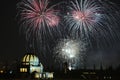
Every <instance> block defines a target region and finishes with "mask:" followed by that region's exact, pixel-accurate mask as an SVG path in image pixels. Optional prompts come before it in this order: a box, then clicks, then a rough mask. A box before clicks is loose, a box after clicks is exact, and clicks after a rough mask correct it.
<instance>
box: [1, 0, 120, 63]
mask: <svg viewBox="0 0 120 80" xmlns="http://www.w3.org/2000/svg"><path fill="white" fill-rule="evenodd" d="M19 1H21V0H2V2H1V3H0V6H1V7H0V8H1V9H0V13H1V15H0V20H1V21H0V24H1V25H0V28H1V29H0V32H1V34H0V35H1V36H0V37H1V38H0V40H1V41H0V42H1V43H0V47H1V49H0V61H2V62H3V61H4V60H5V61H8V60H9V61H14V60H16V59H20V58H21V57H22V56H23V55H24V54H25V45H24V44H25V41H24V39H23V37H22V36H20V34H19V26H18V25H17V21H16V13H17V10H16V4H17V3H18V2H19ZM56 1H57V0H56ZM59 1H60V0H59ZM110 1H113V2H115V3H117V4H120V2H119V0H110ZM113 53H114V52H113ZM111 54H112V53H111ZM99 55H102V54H99ZM106 55H107V54H106ZM109 55H110V54H109ZM92 56H94V57H95V58H94V59H96V58H97V57H96V56H98V55H92ZM104 57H105V58H107V56H104ZM119 57H120V56H119ZM90 58H91V57H90ZM94 61H96V60H94ZM108 62H109V61H108Z"/></svg>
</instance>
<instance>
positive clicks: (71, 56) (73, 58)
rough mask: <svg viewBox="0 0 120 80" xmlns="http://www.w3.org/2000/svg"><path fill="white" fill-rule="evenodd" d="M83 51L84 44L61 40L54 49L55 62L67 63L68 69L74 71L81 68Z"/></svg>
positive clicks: (84, 49)
mask: <svg viewBox="0 0 120 80" xmlns="http://www.w3.org/2000/svg"><path fill="white" fill-rule="evenodd" d="M85 51H86V43H84V42H82V41H79V40H74V39H63V40H60V41H59V42H58V44H57V46H56V47H55V49H54V57H55V59H56V61H62V63H64V62H67V63H69V67H71V68H72V69H75V68H78V66H82V64H83V56H84V55H85Z"/></svg>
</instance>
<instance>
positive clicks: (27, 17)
mask: <svg viewBox="0 0 120 80" xmlns="http://www.w3.org/2000/svg"><path fill="white" fill-rule="evenodd" d="M55 6H56V4H55V5H50V4H49V2H48V0H22V1H21V2H19V3H18V4H17V8H18V15H17V17H18V19H19V24H20V31H21V32H23V33H24V34H25V35H26V40H27V43H28V44H27V45H28V46H29V44H31V45H32V46H33V47H34V46H36V45H37V46H38V47H40V46H42V47H43V46H44V44H45V43H46V42H45V41H47V40H48V39H49V40H51V41H54V39H55V36H58V35H59V34H60V30H59V29H58V25H59V22H60V17H59V16H58V15H59V11H58V10H55V9H54V8H55ZM56 33H57V34H56ZM40 48H41V47H40Z"/></svg>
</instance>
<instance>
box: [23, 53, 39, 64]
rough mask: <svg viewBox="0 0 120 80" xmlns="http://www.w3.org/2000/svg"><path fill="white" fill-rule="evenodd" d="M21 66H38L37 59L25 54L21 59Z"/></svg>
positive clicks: (30, 54)
mask: <svg viewBox="0 0 120 80" xmlns="http://www.w3.org/2000/svg"><path fill="white" fill-rule="evenodd" d="M22 63H23V65H39V58H38V57H36V56H35V55H34V54H32V53H27V54H26V55H25V56H24V57H23V59H22Z"/></svg>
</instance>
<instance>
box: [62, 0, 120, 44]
mask: <svg viewBox="0 0 120 80" xmlns="http://www.w3.org/2000/svg"><path fill="white" fill-rule="evenodd" d="M110 7H111V5H110V4H107V3H104V2H101V1H98V0H75V1H71V2H70V5H68V7H67V9H68V11H67V15H66V16H65V17H64V19H65V23H66V24H67V26H66V30H68V31H69V34H71V36H76V37H77V38H87V40H88V41H89V43H91V41H90V38H93V39H94V40H96V42H97V43H99V42H105V43H106V42H108V43H110V44H111V41H114V38H115V37H116V36H117V37H118V38H119V36H118V33H117V32H118V31H117V29H116V27H118V26H119V25H120V24H119V23H118V21H119V20H120V17H119V16H118V14H116V13H115V12H117V11H116V9H115V7H114V6H112V7H111V8H110ZM113 12H114V13H113ZM116 21H117V22H116Z"/></svg>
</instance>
